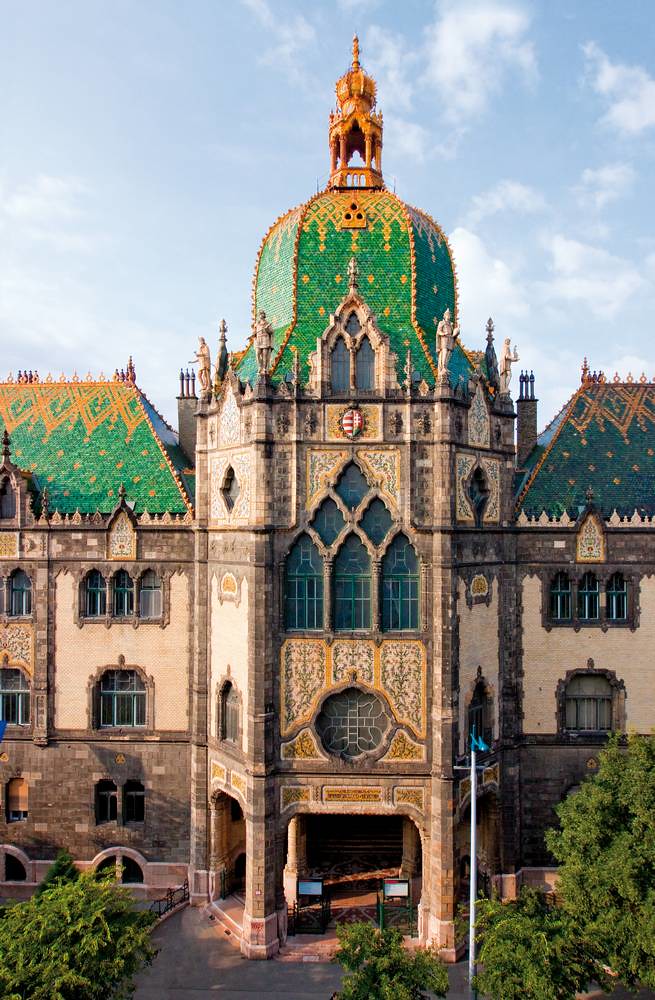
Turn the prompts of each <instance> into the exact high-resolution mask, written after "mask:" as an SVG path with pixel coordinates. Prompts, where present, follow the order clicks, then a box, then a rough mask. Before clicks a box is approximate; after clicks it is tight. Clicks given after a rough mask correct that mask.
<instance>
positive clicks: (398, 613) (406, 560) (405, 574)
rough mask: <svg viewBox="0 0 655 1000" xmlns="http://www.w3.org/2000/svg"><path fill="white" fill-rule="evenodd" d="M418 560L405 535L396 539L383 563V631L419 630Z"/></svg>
mask: <svg viewBox="0 0 655 1000" xmlns="http://www.w3.org/2000/svg"><path fill="white" fill-rule="evenodd" d="M418 583H419V564H418V556H417V555H416V552H415V551H414V548H413V546H412V544H411V543H410V541H409V539H408V538H406V537H405V535H397V536H396V537H395V538H394V540H393V542H392V543H391V545H390V546H389V548H388V549H387V551H386V553H385V556H384V559H383V560H382V628H383V630H384V631H389V632H390V631H396V630H398V629H415V628H418V620H419V614H418Z"/></svg>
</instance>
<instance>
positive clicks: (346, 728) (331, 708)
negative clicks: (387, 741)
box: [316, 688, 389, 760]
mask: <svg viewBox="0 0 655 1000" xmlns="http://www.w3.org/2000/svg"><path fill="white" fill-rule="evenodd" d="M388 728H389V718H388V716H387V713H386V711H385V708H384V705H383V704H382V701H381V700H380V698H378V697H377V695H374V694H370V693H368V692H366V691H360V690H359V688H348V689H347V690H346V691H341V692H339V694H334V695H332V696H331V697H329V698H327V699H326V701H325V702H324V703H323V708H322V710H321V713H320V715H319V716H318V719H317V720H316V729H317V731H318V734H319V736H320V737H321V740H322V743H323V746H324V747H325V749H326V750H327V751H328V753H332V754H336V755H337V756H340V757H344V758H346V759H347V760H351V759H352V758H353V757H359V756H360V755H361V754H364V753H370V752H371V751H373V750H377V748H378V747H379V746H380V745H381V744H382V741H383V740H384V736H385V733H386V731H387V729H388Z"/></svg>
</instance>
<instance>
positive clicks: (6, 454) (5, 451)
mask: <svg viewBox="0 0 655 1000" xmlns="http://www.w3.org/2000/svg"><path fill="white" fill-rule="evenodd" d="M10 456H11V447H10V441H9V434H8V433H7V428H6V427H5V429H4V432H3V435H2V458H3V463H6V462H8V461H9V458H10Z"/></svg>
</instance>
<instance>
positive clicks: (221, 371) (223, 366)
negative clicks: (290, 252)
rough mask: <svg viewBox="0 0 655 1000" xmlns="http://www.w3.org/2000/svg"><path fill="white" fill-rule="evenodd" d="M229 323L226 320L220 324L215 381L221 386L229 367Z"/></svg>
mask: <svg viewBox="0 0 655 1000" xmlns="http://www.w3.org/2000/svg"><path fill="white" fill-rule="evenodd" d="M226 343H227V323H226V322H225V320H224V319H222V320H221V321H220V323H219V324H218V358H217V360H216V372H215V373H214V374H215V381H216V383H217V384H218V385H220V384H221V382H222V381H223V379H224V378H225V373H226V372H227V366H228V361H229V358H228V354H227V347H226Z"/></svg>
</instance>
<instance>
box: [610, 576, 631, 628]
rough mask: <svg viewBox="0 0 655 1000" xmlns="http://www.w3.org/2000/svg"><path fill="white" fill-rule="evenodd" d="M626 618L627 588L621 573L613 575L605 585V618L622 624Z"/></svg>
mask: <svg viewBox="0 0 655 1000" xmlns="http://www.w3.org/2000/svg"><path fill="white" fill-rule="evenodd" d="M627 617H628V587H627V584H626V582H625V577H624V576H623V573H613V574H612V576H611V577H610V578H609V580H608V583H607V618H608V620H609V621H611V622H624V621H625V620H626V618H627Z"/></svg>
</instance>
